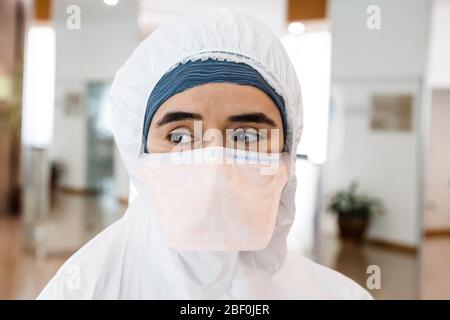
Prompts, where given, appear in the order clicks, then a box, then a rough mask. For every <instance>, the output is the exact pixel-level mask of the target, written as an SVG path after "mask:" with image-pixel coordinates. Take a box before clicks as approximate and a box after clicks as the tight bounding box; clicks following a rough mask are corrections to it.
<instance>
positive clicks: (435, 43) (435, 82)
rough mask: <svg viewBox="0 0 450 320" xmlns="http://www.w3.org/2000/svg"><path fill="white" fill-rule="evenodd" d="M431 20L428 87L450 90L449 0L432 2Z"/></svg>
mask: <svg viewBox="0 0 450 320" xmlns="http://www.w3.org/2000/svg"><path fill="white" fill-rule="evenodd" d="M431 18H432V21H431V32H430V54H429V59H430V61H429V76H428V80H429V86H431V87H433V88H450V0H434V1H433V7H432V14H431Z"/></svg>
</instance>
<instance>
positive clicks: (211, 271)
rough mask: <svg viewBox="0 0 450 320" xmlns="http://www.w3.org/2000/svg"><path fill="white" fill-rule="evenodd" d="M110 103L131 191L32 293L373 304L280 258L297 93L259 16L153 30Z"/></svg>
mask: <svg viewBox="0 0 450 320" xmlns="http://www.w3.org/2000/svg"><path fill="white" fill-rule="evenodd" d="M109 107H110V112H111V116H112V121H113V133H114V137H115V140H116V142H117V145H118V147H119V150H120V154H121V156H122V159H123V161H124V163H125V165H126V168H127V171H128V173H129V175H130V178H131V181H132V182H133V184H134V185H135V187H136V189H137V195H136V197H135V198H134V199H133V200H132V201H131V203H130V205H129V208H128V210H127V211H126V213H125V215H124V216H123V217H122V218H121V219H119V220H118V221H117V222H115V223H114V224H112V225H111V226H109V227H108V228H107V229H105V230H104V231H103V232H101V233H100V234H98V235H97V236H96V237H95V238H94V239H92V240H91V241H89V242H88V243H87V244H86V245H84V246H83V247H82V248H81V249H80V250H79V251H78V252H76V253H75V254H74V255H73V256H72V257H71V258H70V259H68V261H66V262H65V264H64V265H63V266H62V267H61V268H60V270H59V271H58V272H57V273H56V275H55V276H54V277H53V279H52V280H51V281H50V282H49V283H48V285H47V286H46V287H45V288H44V290H43V291H42V292H41V294H40V295H39V296H38V299H371V296H370V294H369V293H367V291H365V290H364V289H363V288H362V287H360V286H359V285H358V284H356V283H355V282H353V281H352V280H350V279H348V278H347V277H345V276H343V275H341V274H340V273H338V272H335V271H333V270H331V269H328V268H326V267H323V266H321V265H318V264H316V263H314V262H312V261H310V260H308V259H306V258H304V257H301V256H298V255H290V254H288V253H287V243H286V239H287V236H288V233H289V230H290V228H291V225H292V223H293V220H294V214H295V204H294V199H295V190H296V176H295V159H296V148H297V145H298V143H299V140H300V137H301V133H302V104H301V94H300V86H299V83H298V80H297V76H296V74H295V71H294V68H293V66H292V64H291V62H290V61H289V58H288V56H287V54H286V52H285V51H284V49H283V47H282V45H281V43H280V41H279V40H278V39H277V38H276V36H275V35H274V34H272V32H271V31H270V30H269V29H268V28H267V27H266V26H264V25H263V24H262V23H260V22H258V21H256V20H254V19H253V18H251V17H249V16H248V15H246V14H243V13H238V12H233V11H229V10H222V11H217V12H214V13H209V14H201V15H189V16H184V17H180V18H177V19H175V21H173V22H171V23H169V24H167V25H164V26H162V27H160V28H158V29H157V30H156V31H154V32H153V33H152V34H151V35H150V36H149V37H148V38H147V39H145V40H144V41H143V42H142V43H141V44H140V45H139V46H138V47H137V49H136V50H135V51H134V52H133V54H132V55H131V57H130V58H129V59H128V60H127V61H126V63H125V64H124V65H123V66H122V68H121V69H120V70H119V71H118V73H117V75H116V77H115V79H114V82H113V85H112V87H111V93H110V104H109ZM199 132H200V133H199Z"/></svg>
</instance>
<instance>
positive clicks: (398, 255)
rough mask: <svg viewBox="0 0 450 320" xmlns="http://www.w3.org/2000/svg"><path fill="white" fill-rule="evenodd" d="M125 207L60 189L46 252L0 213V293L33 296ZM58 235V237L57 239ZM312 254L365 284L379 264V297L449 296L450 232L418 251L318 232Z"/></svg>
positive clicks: (7, 296)
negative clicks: (24, 239) (29, 248)
mask: <svg viewBox="0 0 450 320" xmlns="http://www.w3.org/2000/svg"><path fill="white" fill-rule="evenodd" d="M125 209H126V207H125V206H123V205H120V204H117V202H116V201H115V200H114V199H111V198H108V197H102V198H99V197H92V196H91V197H89V196H80V195H67V194H59V195H58V196H57V198H56V201H55V206H54V207H53V209H52V213H51V219H50V223H49V224H48V229H47V230H48V233H49V234H48V238H47V242H48V243H49V244H50V245H49V246H48V247H47V250H48V256H47V257H46V258H39V257H36V256H35V255H34V254H32V253H27V252H24V251H23V250H22V249H21V232H22V231H21V230H22V228H21V221H20V219H18V218H8V217H0V299H33V298H35V297H36V296H37V294H38V293H39V292H40V290H41V289H42V288H43V287H44V286H45V284H46V283H47V281H48V280H49V279H50V278H51V276H52V275H53V274H54V273H55V272H56V270H57V269H58V268H59V266H60V265H61V264H62V263H63V262H64V261H65V260H66V259H67V258H68V256H69V255H70V254H71V253H72V252H73V251H75V250H76V249H77V248H78V247H79V246H80V245H81V244H83V243H85V242H86V241H87V240H88V239H90V238H91V237H92V236H93V235H94V234H96V233H97V232H99V231H100V230H101V229H103V228H104V227H105V226H106V225H109V224H110V223H112V222H113V221H115V220H116V219H117V218H119V217H120V216H121V215H122V214H123V212H124V211H125ZM56 240H57V241H56ZM317 249H318V250H316V251H317V255H316V259H317V260H318V261H319V262H320V263H322V264H324V265H327V266H329V267H331V268H333V269H336V270H338V271H340V272H342V273H344V274H346V275H347V276H349V277H350V278H352V279H354V280H355V281H357V282H359V283H360V284H361V285H363V286H365V283H366V279H367V277H368V274H367V273H366V269H367V266H369V265H377V266H379V267H380V269H381V289H380V290H372V291H371V293H372V295H373V296H374V297H375V298H378V299H418V298H420V299H434V298H436V299H450V237H441V238H429V239H426V240H425V241H424V243H423V245H422V248H421V250H420V251H419V253H418V254H411V253H405V252H401V251H397V250H393V249H386V248H382V247H379V246H373V245H368V244H366V245H362V246H355V245H350V244H342V243H341V242H339V241H336V240H335V239H333V238H326V237H324V238H321V241H320V246H319V248H317Z"/></svg>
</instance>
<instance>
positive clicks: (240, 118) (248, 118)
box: [227, 112, 276, 127]
mask: <svg viewBox="0 0 450 320" xmlns="http://www.w3.org/2000/svg"><path fill="white" fill-rule="evenodd" d="M227 121H229V122H254V123H267V124H269V125H271V126H274V127H275V126H276V125H275V121H273V120H272V119H271V118H269V117H268V116H266V115H265V114H264V113H261V112H255V113H245V114H238V115H234V116H229V117H228V118H227Z"/></svg>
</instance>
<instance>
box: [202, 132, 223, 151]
mask: <svg viewBox="0 0 450 320" xmlns="http://www.w3.org/2000/svg"><path fill="white" fill-rule="evenodd" d="M224 145H225V136H224V134H223V132H222V131H221V130H219V129H217V128H208V129H207V130H205V133H204V134H203V144H202V147H203V148H206V147H223V146H224Z"/></svg>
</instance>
